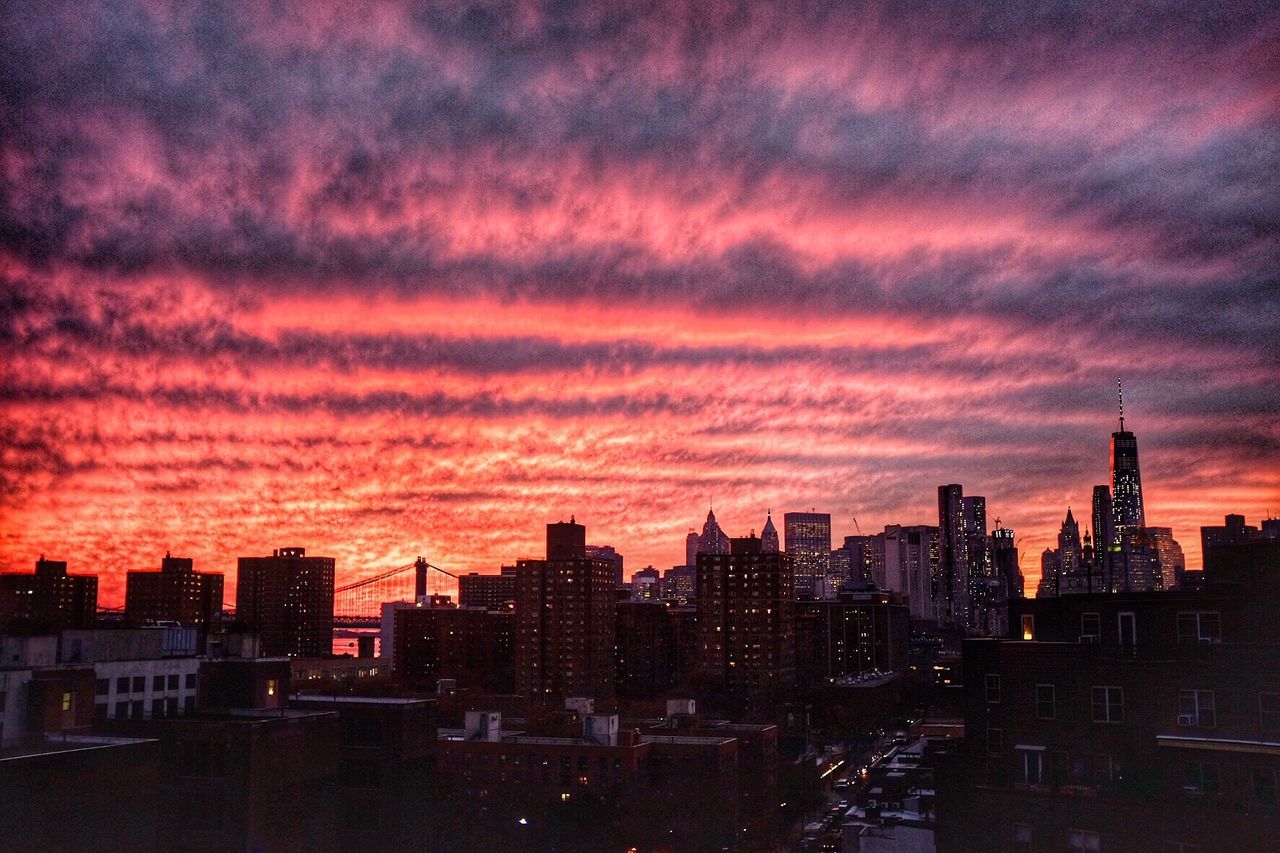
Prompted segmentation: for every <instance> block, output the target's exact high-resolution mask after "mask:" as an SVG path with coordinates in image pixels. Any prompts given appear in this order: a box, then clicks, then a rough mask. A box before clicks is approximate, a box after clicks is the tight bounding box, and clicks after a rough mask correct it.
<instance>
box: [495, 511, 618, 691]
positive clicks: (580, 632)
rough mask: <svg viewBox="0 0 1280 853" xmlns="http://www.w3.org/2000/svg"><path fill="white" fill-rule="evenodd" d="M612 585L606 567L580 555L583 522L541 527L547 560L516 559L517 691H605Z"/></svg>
mask: <svg viewBox="0 0 1280 853" xmlns="http://www.w3.org/2000/svg"><path fill="white" fill-rule="evenodd" d="M615 588H616V587H615V571H614V567H613V565H612V564H611V563H610V562H609V561H607V560H602V559H596V558H592V557H588V556H587V553H586V528H584V527H583V526H582V525H580V524H577V523H575V522H574V521H573V520H572V519H571V520H570V521H568V522H558V523H556V524H548V525H547V558H546V559H545V560H520V561H519V562H518V563H517V564H516V637H515V686H516V692H517V693H519V694H521V695H523V696H533V697H538V698H550V697H556V696H560V697H563V696H597V697H600V696H608V695H610V694H612V693H613V682H614V668H615V661H614V653H613V643H614V631H615V627H614V615H615V614H614V604H615V601H616V598H617V596H616V593H615Z"/></svg>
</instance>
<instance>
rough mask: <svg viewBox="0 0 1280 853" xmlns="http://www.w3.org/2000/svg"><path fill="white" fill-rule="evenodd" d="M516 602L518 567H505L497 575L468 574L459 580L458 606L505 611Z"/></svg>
mask: <svg viewBox="0 0 1280 853" xmlns="http://www.w3.org/2000/svg"><path fill="white" fill-rule="evenodd" d="M515 600H516V567H515V566H503V567H502V568H501V570H500V571H499V572H498V574H496V575H483V574H480V573H479V572H468V573H467V574H465V575H462V576H460V577H459V578H458V605H459V606H460V607H483V608H485V609H486V610H504V609H506V608H508V607H514V606H515Z"/></svg>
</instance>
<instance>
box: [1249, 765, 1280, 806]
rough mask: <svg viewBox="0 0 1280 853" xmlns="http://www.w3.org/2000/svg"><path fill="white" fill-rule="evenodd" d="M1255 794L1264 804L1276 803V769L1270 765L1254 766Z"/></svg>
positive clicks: (1255, 797) (1271, 804)
mask: <svg viewBox="0 0 1280 853" xmlns="http://www.w3.org/2000/svg"><path fill="white" fill-rule="evenodd" d="M1253 796H1254V799H1256V800H1257V801H1258V802H1260V803H1262V804H1263V805H1264V806H1274V805H1275V804H1276V771H1275V770H1273V769H1271V768H1270V767H1255V768H1253Z"/></svg>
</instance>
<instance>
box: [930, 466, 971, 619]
mask: <svg viewBox="0 0 1280 853" xmlns="http://www.w3.org/2000/svg"><path fill="white" fill-rule="evenodd" d="M965 532H966V521H965V506H964V489H963V488H962V487H961V486H960V485H959V484H958V483H952V484H950V485H946V486H939V487H938V536H939V541H938V546H939V556H940V561H939V566H938V574H939V578H938V580H939V583H938V586H937V588H936V589H935V590H934V595H935V596H936V597H937V602H938V618H939V620H940V621H941V622H942V623H943V624H945V625H949V626H951V627H956V628H966V627H968V626H969V624H970V623H969V549H968V547H967V542H966V537H965Z"/></svg>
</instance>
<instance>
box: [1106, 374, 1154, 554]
mask: <svg viewBox="0 0 1280 853" xmlns="http://www.w3.org/2000/svg"><path fill="white" fill-rule="evenodd" d="M1116 390H1117V392H1118V394H1119V396H1120V429H1119V431H1118V432H1113V433H1111V493H1112V513H1113V517H1114V520H1115V527H1116V535H1117V537H1121V536H1123V534H1124V533H1125V532H1127V531H1129V530H1133V529H1136V528H1140V527H1146V514H1145V512H1144V511H1143V507H1142V475H1141V473H1140V472H1139V470H1138V439H1137V438H1135V437H1134V435H1133V433H1131V432H1129V431H1128V430H1126V429H1125V428H1124V386H1123V385H1121V384H1120V380H1119V379H1117V380H1116Z"/></svg>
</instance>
